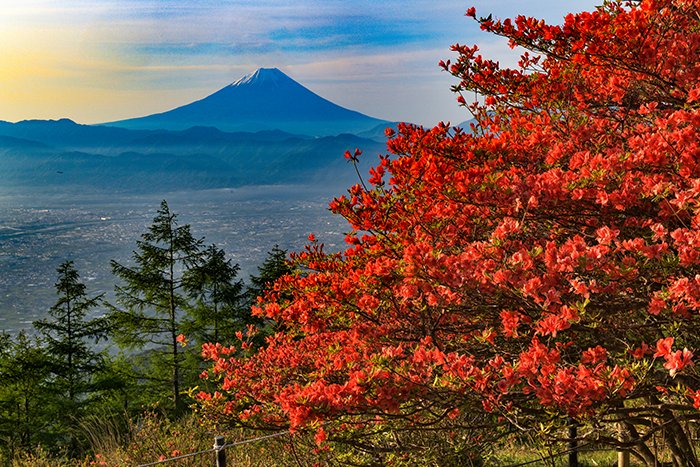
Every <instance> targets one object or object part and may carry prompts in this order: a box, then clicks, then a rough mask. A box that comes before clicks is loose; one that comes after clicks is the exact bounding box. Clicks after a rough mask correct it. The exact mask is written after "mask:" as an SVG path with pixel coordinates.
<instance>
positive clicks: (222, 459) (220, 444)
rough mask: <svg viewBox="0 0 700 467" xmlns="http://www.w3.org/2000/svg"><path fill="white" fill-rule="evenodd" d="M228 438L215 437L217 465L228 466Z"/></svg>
mask: <svg viewBox="0 0 700 467" xmlns="http://www.w3.org/2000/svg"><path fill="white" fill-rule="evenodd" d="M225 445H226V438H224V437H223V436H217V437H215V438H214V450H215V451H216V467H226V449H224V446H225Z"/></svg>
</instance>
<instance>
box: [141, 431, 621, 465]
mask: <svg viewBox="0 0 700 467" xmlns="http://www.w3.org/2000/svg"><path fill="white" fill-rule="evenodd" d="M290 434H291V432H290V431H289V430H285V431H278V432H276V433H271V434H269V435H264V436H259V437H257V438H250V439H244V440H241V441H234V442H228V443H227V442H226V439H225V438H224V437H223V436H216V437H215V438H214V447H212V448H210V449H205V450H202V451H197V452H191V453H189V454H182V455H180V456H175V457H170V458H168V459H162V460H159V461H155V462H150V463H148V464H139V465H138V466H136V467H150V466H156V465H163V464H167V463H170V462H175V461H177V460H182V459H187V458H190V457H196V456H202V455H204V454H210V453H215V454H216V460H215V463H214V466H215V467H226V448H231V447H236V446H242V445H244V444H251V443H256V442H258V441H263V440H266V439H272V438H278V437H280V436H287V435H290ZM592 445H593V443H590V442H589V443H584V444H580V445H577V446H570V447H569V448H567V449H564V450H562V451H559V452H556V453H553V454H550V455H549V456H546V457H542V458H539V459H535V460H532V461H528V462H523V463H520V464H511V465H508V466H507V467H523V466H527V465H532V464H536V463H540V462H542V461H545V460H550V459H555V458H558V457H562V456H565V455H567V454H569V455H570V457H569V467H578V465H579V464H578V459H577V458H576V454H578V453H579V452H593V451H603V449H595V448H591V447H590V446H592ZM572 454H574V455H573V456H571V455H572ZM625 457H626V460H623V459H622V458H618V467H628V466H629V457H627V456H625Z"/></svg>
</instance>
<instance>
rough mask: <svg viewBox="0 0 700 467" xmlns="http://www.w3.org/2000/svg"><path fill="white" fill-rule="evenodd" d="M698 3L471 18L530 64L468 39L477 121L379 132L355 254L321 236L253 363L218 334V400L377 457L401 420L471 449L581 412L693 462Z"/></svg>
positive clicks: (394, 445) (460, 63)
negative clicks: (500, 58)
mask: <svg viewBox="0 0 700 467" xmlns="http://www.w3.org/2000/svg"><path fill="white" fill-rule="evenodd" d="M699 7H700V2H698V0H659V1H655V0H643V1H641V2H636V1H634V2H619V1H610V2H606V3H605V5H604V6H602V7H599V8H598V9H596V10H595V11H593V12H584V13H580V14H576V15H574V14H571V15H568V16H567V17H566V18H565V21H564V24H563V25H549V24H546V23H545V22H543V21H540V20H536V19H534V18H526V17H518V18H516V19H515V20H509V19H506V20H503V21H500V20H495V19H492V18H491V17H488V18H477V16H476V11H475V10H474V9H473V8H470V9H469V10H468V11H467V15H468V16H471V17H473V18H476V19H477V21H479V22H480V24H481V27H482V29H484V30H486V31H490V32H492V33H494V34H497V35H501V36H504V37H506V38H508V39H509V40H510V43H511V45H512V46H513V47H521V48H523V49H524V50H523V53H522V57H521V60H520V62H519V67H518V68H516V69H502V68H500V66H499V64H498V63H497V62H494V61H491V60H488V59H486V58H484V57H482V56H481V55H479V53H478V48H477V47H468V46H463V45H455V46H454V47H453V50H454V51H455V52H456V53H457V54H458V55H457V58H456V59H455V60H454V62H451V61H447V62H443V63H441V65H442V66H443V67H444V69H445V70H447V71H449V72H450V73H452V74H453V75H455V76H456V77H458V78H459V79H460V84H459V85H457V86H456V87H455V91H456V92H457V93H458V101H459V102H460V104H461V105H463V106H464V107H465V108H467V109H469V110H470V111H471V112H472V113H473V115H474V116H475V119H476V120H475V123H474V124H473V127H472V131H471V132H465V131H462V130H460V129H456V128H451V127H450V126H449V125H446V124H441V125H439V126H437V127H435V128H432V129H424V128H420V127H415V126H410V125H401V126H400V127H399V130H398V132H396V133H394V132H392V131H390V130H389V131H388V133H387V135H388V137H389V140H388V149H389V152H390V153H391V155H389V156H382V157H381V158H380V162H379V165H378V166H377V167H375V168H374V169H372V171H371V173H370V178H369V180H368V182H369V183H368V184H367V185H365V184H364V183H362V184H359V185H356V186H354V187H352V188H351V189H350V190H349V192H348V195H346V196H341V197H339V198H337V199H335V200H334V201H333V202H332V203H331V209H332V210H333V211H334V212H335V213H337V214H339V215H341V216H343V217H344V218H345V219H347V221H348V222H349V224H350V226H351V228H352V229H353V230H352V233H350V234H349V235H348V237H347V238H346V241H347V243H348V248H347V250H346V251H345V252H343V253H342V254H328V253H325V252H324V249H323V245H321V244H319V243H317V242H316V241H315V238H313V237H312V238H311V243H310V244H309V246H308V247H307V248H306V250H305V251H304V252H302V253H299V254H297V255H296V256H295V260H296V261H297V262H298V263H299V264H300V265H301V266H303V267H304V268H305V270H307V271H310V272H308V273H304V274H301V273H298V274H294V275H288V276H286V277H283V278H282V279H280V280H279V281H278V282H277V283H276V285H275V287H274V290H273V291H271V292H270V293H269V294H268V295H267V296H266V297H265V300H264V301H263V302H262V303H261V304H260V306H259V307H258V308H256V310H255V312H256V313H257V314H258V315H260V316H265V317H267V318H270V319H273V320H275V321H277V323H278V324H279V332H277V333H276V334H275V335H273V336H272V337H270V338H269V339H268V340H267V343H266V345H265V347H264V348H262V349H260V350H259V351H258V352H257V353H255V354H253V355H252V356H245V357H242V356H240V353H238V351H237V350H236V349H235V348H233V347H232V348H227V347H223V346H221V345H218V344H210V345H207V346H205V348H204V353H205V356H206V357H208V358H209V359H211V360H212V362H213V368H212V369H211V371H209V372H208V376H209V378H210V379H211V380H212V381H214V382H217V384H218V391H217V392H216V393H214V394H210V393H201V394H200V396H199V398H200V400H201V402H202V405H203V409H204V410H205V411H206V413H208V415H209V416H210V417H212V418H215V419H218V420H226V421H228V422H232V423H237V424H243V425H251V426H258V427H268V428H269V427H273V426H274V427H287V426H288V427H291V428H292V429H302V428H309V429H312V430H317V441H318V445H319V448H323V447H324V446H326V445H327V444H328V443H329V442H333V441H344V442H346V443H350V444H354V445H355V446H356V447H358V448H360V449H362V450H365V451H367V452H371V453H373V454H374V455H377V456H380V455H382V453H385V452H389V451H391V450H392V449H393V450H396V451H399V452H408V450H409V449H410V447H409V445H407V444H406V443H403V442H402V438H401V435H402V433H406V432H415V431H420V430H423V431H424V432H426V433H427V432H429V431H430V430H433V431H441V432H443V433H444V434H445V436H446V437H450V436H452V437H453V438H454V437H457V438H459V439H461V440H462V444H461V446H467V445H470V444H471V445H473V444H474V443H478V442H479V441H483V440H485V438H484V437H483V436H484V432H480V431H478V428H479V427H484V424H486V426H487V427H489V428H493V427H494V426H496V425H497V424H502V425H503V424H505V426H506V427H507V429H509V430H522V431H527V430H531V429H534V427H538V428H539V427H544V428H542V429H545V428H546V427H552V430H551V433H552V434H556V428H558V427H561V426H563V423H565V421H566V420H567V419H569V418H573V419H575V420H577V421H578V422H579V423H581V424H583V425H585V426H586V430H582V431H583V432H584V435H583V436H584V437H585V436H589V437H591V438H595V439H596V440H597V442H598V443H602V444H609V445H611V446H620V445H624V446H626V447H629V448H631V450H632V452H633V453H634V454H635V455H636V456H637V457H638V458H639V459H641V460H642V461H644V462H645V463H647V464H651V465H654V463H655V462H656V461H657V460H658V459H657V458H656V454H655V452H653V450H652V449H651V448H650V447H649V446H651V445H652V442H653V441H654V440H655V439H658V440H661V439H663V441H664V442H665V444H666V447H667V448H668V449H669V450H670V451H671V453H672V455H673V456H674V461H675V462H677V465H693V466H696V465H699V464H698V460H697V458H696V457H695V454H694V452H693V449H692V441H691V438H690V430H691V429H689V428H688V424H687V422H690V421H696V420H698V418H700V414H699V413H698V412H697V408H698V407H700V379H699V378H698V376H699V375H698V371H697V367H696V366H694V361H695V358H694V355H693V354H694V352H695V353H697V352H698V349H699V348H700V332H698V331H699V330H700V328H699V327H698V323H699V322H700V321H699V320H700V137H699V133H698V128H699V126H700V79H699V78H700V60H698V58H699V57H700V22H699V21H700V20H699V17H698V13H697V12H698V10H699V9H700V8H699ZM472 91H476V92H477V93H479V94H480V95H481V96H483V97H484V99H483V102H474V103H467V100H466V98H465V97H464V96H467V95H468V92H472ZM348 154H349V158H350V159H351V160H353V159H356V158H357V157H359V156H360V154H359V151H355V153H354V155H353V154H350V153H348ZM241 337H242V338H243V339H246V338H249V336H247V337H246V336H241ZM321 423H326V424H325V425H320V424H321ZM321 429H322V430H323V431H320V430H321ZM493 431H494V430H493V429H491V430H490V432H491V433H493ZM487 432H488V431H487ZM380 433H393V434H394V435H396V436H395V437H392V436H389V437H383V438H382V441H381V442H374V441H372V439H375V438H371V436H370V435H376V434H380ZM465 434H466V435H465ZM411 446H413V445H411Z"/></svg>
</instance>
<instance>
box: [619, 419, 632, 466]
mask: <svg viewBox="0 0 700 467" xmlns="http://www.w3.org/2000/svg"><path fill="white" fill-rule="evenodd" d="M618 430H619V431H620V442H625V441H627V436H626V435H625V430H624V426H623V424H622V423H619V424H618ZM617 467H630V452H629V449H625V448H624V447H618V448H617Z"/></svg>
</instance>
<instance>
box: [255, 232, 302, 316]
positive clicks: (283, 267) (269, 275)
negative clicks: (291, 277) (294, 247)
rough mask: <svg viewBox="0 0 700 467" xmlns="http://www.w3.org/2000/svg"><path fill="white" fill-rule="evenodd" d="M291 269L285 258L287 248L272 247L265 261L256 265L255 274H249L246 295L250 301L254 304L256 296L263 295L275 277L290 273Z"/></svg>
mask: <svg viewBox="0 0 700 467" xmlns="http://www.w3.org/2000/svg"><path fill="white" fill-rule="evenodd" d="M292 270H293V268H292V266H291V265H290V263H289V261H288V260H287V250H283V249H281V248H280V247H279V245H275V246H274V247H272V249H271V250H270V251H269V252H268V253H267V258H265V261H263V263H262V264H261V265H260V267H258V274H257V276H250V286H249V287H248V296H249V297H250V300H251V301H252V303H253V304H255V302H256V299H257V297H260V296H262V295H264V294H265V291H266V290H267V289H268V288H270V287H271V286H272V284H274V282H275V281H276V280H277V279H279V278H280V277H282V276H284V275H286V274H289V273H291V272H292Z"/></svg>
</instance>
